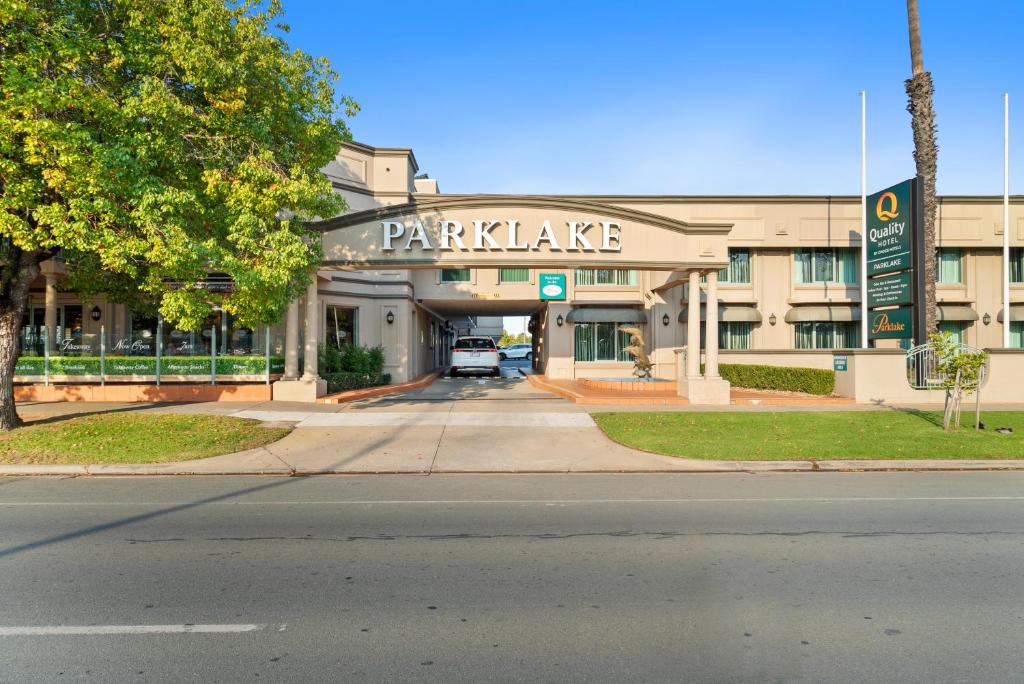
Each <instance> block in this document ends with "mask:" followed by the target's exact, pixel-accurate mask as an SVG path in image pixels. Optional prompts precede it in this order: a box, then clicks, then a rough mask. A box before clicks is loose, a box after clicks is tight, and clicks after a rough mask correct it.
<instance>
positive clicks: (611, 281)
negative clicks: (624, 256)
mask: <svg viewBox="0 0 1024 684" xmlns="http://www.w3.org/2000/svg"><path fill="white" fill-rule="evenodd" d="M636 283H637V280H636V271H632V270H630V271H623V270H621V269H614V268H577V269H576V285H577V286H587V285H636Z"/></svg>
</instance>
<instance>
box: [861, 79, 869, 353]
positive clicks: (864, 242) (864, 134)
mask: <svg viewBox="0 0 1024 684" xmlns="http://www.w3.org/2000/svg"><path fill="white" fill-rule="evenodd" d="M860 347H861V349H867V348H868V92H867V91H866V90H862V91H860Z"/></svg>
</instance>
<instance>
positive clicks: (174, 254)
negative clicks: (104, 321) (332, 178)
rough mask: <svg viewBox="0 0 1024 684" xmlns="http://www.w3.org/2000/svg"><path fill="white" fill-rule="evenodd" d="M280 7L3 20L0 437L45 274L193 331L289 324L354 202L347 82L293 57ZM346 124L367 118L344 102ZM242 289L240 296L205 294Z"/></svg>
mask: <svg viewBox="0 0 1024 684" xmlns="http://www.w3.org/2000/svg"><path fill="white" fill-rule="evenodd" d="M280 15H281V5H280V2H279V0H269V1H267V2H261V1H259V0H238V1H237V2H235V1H229V2H227V3H226V4H225V1H224V0H163V1H161V2H153V1H152V0H32V1H27V0H13V1H12V0H8V1H7V2H4V3H2V4H0V429H5V430H7V429H11V428H13V427H15V426H17V425H18V424H19V419H18V415H17V412H16V410H15V406H14V401H13V388H12V380H13V373H14V367H15V364H16V362H17V357H18V354H19V349H18V339H19V335H18V331H19V326H20V325H21V321H22V316H23V314H24V311H25V306H26V303H27V297H28V289H29V285H30V284H31V282H32V281H33V279H34V278H35V277H36V276H37V275H38V273H39V264H40V263H41V262H42V261H45V260H47V259H50V258H53V257H62V258H63V259H64V260H65V261H66V264H67V267H68V272H69V274H72V276H73V278H72V280H73V284H74V286H75V287H76V288H77V289H79V290H80V291H82V292H83V293H86V294H89V293H95V292H105V293H106V294H107V296H108V297H109V298H112V299H114V300H115V301H116V300H121V301H124V300H128V299H129V298H132V299H141V300H144V301H148V302H149V303H150V304H151V305H152V306H153V307H155V308H158V309H159V311H160V313H161V314H162V315H163V316H164V317H165V318H166V319H167V320H169V321H170V322H172V323H175V324H177V325H178V327H181V328H185V329H195V328H196V327H198V325H199V324H200V323H201V322H202V320H203V319H204V318H205V317H206V316H207V315H209V313H210V311H211V309H212V307H214V306H220V307H222V308H223V309H224V310H225V311H228V312H230V313H232V314H234V315H235V316H236V317H237V318H238V319H239V320H240V321H241V322H242V323H243V324H245V325H258V324H261V323H271V322H275V321H277V320H278V319H279V318H280V317H281V315H282V313H283V311H284V309H285V308H286V306H287V303H288V301H290V300H291V299H293V298H294V297H296V296H297V295H298V294H299V292H300V291H301V290H302V288H304V287H305V285H306V283H307V282H308V281H309V279H310V277H311V272H312V270H313V269H314V268H315V266H316V264H318V263H319V258H320V254H319V240H317V239H316V236H315V235H314V234H313V233H312V232H311V231H310V229H309V227H308V222H309V221H310V220H312V219H314V218H315V217H317V216H333V215H335V214H337V213H339V212H341V211H343V210H344V202H343V201H342V200H341V198H340V197H339V196H338V195H336V194H334V193H333V192H332V188H331V185H330V182H329V181H328V180H327V178H326V177H325V176H324V175H323V174H321V173H320V168H321V167H323V166H324V165H325V164H326V163H327V162H328V161H330V160H331V159H332V158H333V157H334V155H335V154H336V153H337V150H338V146H339V144H340V143H341V142H342V141H343V140H346V139H349V138H350V135H349V132H348V129H347V127H346V126H345V124H344V122H343V121H341V120H339V119H338V118H337V115H336V112H337V109H338V106H339V104H338V102H336V99H335V94H334V87H333V84H334V82H335V80H336V79H337V74H336V73H335V72H334V71H333V70H332V69H331V66H330V64H329V63H328V62H327V61H326V59H323V58H313V57H311V56H309V55H307V54H305V53H303V52H301V51H297V50H294V51H293V50H292V49H290V48H289V47H288V44H287V43H286V41H285V40H284V39H283V38H282V37H281V36H282V35H283V34H285V33H287V31H288V27H287V26H286V25H284V24H280V23H275V22H277V20H278V17H279V16H280ZM340 103H341V106H342V107H343V108H344V113H345V114H347V115H349V116H351V115H353V114H354V113H355V111H356V110H357V109H358V106H357V105H356V104H355V103H354V102H352V101H351V100H349V99H347V98H342V99H341V100H340ZM210 272H219V273H225V274H227V275H229V276H230V277H231V278H232V279H233V283H234V285H233V290H232V291H230V292H226V293H214V292H210V291H207V290H205V289H204V288H203V287H202V286H201V283H202V281H203V279H204V278H205V276H206V275H207V274H208V273H210Z"/></svg>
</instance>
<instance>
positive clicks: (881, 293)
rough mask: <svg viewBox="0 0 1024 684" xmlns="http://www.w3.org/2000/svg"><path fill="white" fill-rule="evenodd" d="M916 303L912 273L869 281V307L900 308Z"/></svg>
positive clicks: (902, 272)
mask: <svg viewBox="0 0 1024 684" xmlns="http://www.w3.org/2000/svg"><path fill="white" fill-rule="evenodd" d="M913 302H914V289H913V283H912V279H911V275H910V271H901V272H900V273H893V274H891V275H884V276H879V277H878V278H869V279H868V306H869V307H870V308H872V309H873V308H875V307H878V306H899V305H902V304H912V303H913Z"/></svg>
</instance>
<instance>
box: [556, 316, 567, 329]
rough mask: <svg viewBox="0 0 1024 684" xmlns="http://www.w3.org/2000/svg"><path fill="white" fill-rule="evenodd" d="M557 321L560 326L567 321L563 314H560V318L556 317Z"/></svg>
mask: <svg viewBox="0 0 1024 684" xmlns="http://www.w3.org/2000/svg"><path fill="white" fill-rule="evenodd" d="M555 323H557V324H558V327H559V328H561V327H562V324H563V323H565V318H563V317H562V314H558V318H556V319H555Z"/></svg>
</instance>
